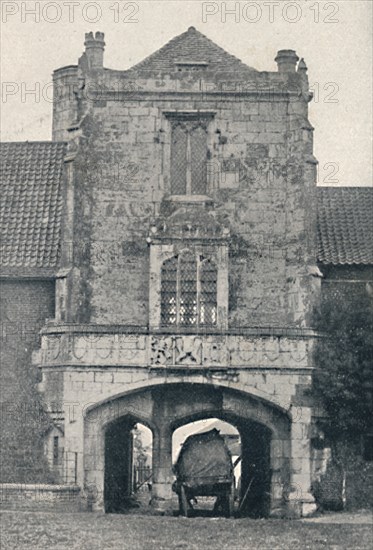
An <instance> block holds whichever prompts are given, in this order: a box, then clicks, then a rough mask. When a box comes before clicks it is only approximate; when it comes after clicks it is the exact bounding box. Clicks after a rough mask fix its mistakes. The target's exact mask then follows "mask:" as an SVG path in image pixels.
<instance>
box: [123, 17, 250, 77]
mask: <svg viewBox="0 0 373 550" xmlns="http://www.w3.org/2000/svg"><path fill="white" fill-rule="evenodd" d="M193 35H194V36H195V37H197V38H199V39H202V40H204V41H205V42H206V43H207V44H208V45H209V46H210V47H211V48H212V49H213V50H215V52H220V53H221V54H222V55H224V56H225V57H226V58H227V57H228V58H229V59H230V60H231V61H232V62H233V61H234V62H236V63H239V64H240V65H242V68H245V69H249V70H252V71H256V69H254V68H252V67H250V66H249V65H246V63H244V62H243V61H242V60H241V59H239V58H238V57H236V56H235V55H233V54H231V53H229V52H227V51H226V50H225V49H224V48H223V47H222V46H220V45H219V44H217V43H216V42H214V41H213V40H212V39H211V38H209V37H208V36H206V35H205V34H203V33H202V32H201V31H199V30H198V29H196V28H195V27H189V28H188V29H187V30H186V31H184V32H183V33H181V34H179V35H177V36H174V37H173V38H171V39H170V40H169V41H168V42H166V43H165V44H164V45H163V46H161V47H160V48H159V49H158V50H156V51H155V52H153V53H152V54H150V55H148V56H147V57H145V58H144V59H143V60H142V61H140V62H139V63H136V64H135V65H133V66H132V67H130V68H129V69H128V71H136V70H141V69H143V68H146V66H148V65H149V64H151V62H152V61H153V60H157V59H159V58H161V57H162V55H164V54H168V53H169V51H170V49H171V48H176V47H177V46H178V45H179V44H180V43H182V42H183V40H185V39H186V38H187V37H188V36H193ZM164 60H165V61H167V55H165V58H164Z"/></svg>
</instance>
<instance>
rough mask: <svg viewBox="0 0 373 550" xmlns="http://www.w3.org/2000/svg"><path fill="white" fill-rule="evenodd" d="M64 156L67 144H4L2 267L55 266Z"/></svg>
mask: <svg viewBox="0 0 373 550" xmlns="http://www.w3.org/2000/svg"><path fill="white" fill-rule="evenodd" d="M64 155H65V144H64V143H58V142H19V143H1V144H0V162H1V171H0V192H1V201H0V202H1V206H0V231H1V250H0V251H1V265H2V267H5V268H11V267H19V268H25V267H26V268H35V267H36V268H51V267H56V266H57V263H58V254H59V242H60V229H61V216H62V177H63V159H64Z"/></svg>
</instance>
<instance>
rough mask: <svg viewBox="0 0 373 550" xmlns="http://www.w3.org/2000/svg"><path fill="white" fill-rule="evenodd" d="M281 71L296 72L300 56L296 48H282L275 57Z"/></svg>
mask: <svg viewBox="0 0 373 550" xmlns="http://www.w3.org/2000/svg"><path fill="white" fill-rule="evenodd" d="M275 61H276V62H277V66H278V72H279V73H295V67H296V64H297V62H298V61H299V57H298V56H297V54H296V53H295V51H294V50H280V51H278V52H277V56H276V58H275Z"/></svg>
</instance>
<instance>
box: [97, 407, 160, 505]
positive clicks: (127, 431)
mask: <svg viewBox="0 0 373 550" xmlns="http://www.w3.org/2000/svg"><path fill="white" fill-rule="evenodd" d="M152 449H153V434H152V431H151V429H150V428H148V427H147V426H145V425H144V424H142V423H141V422H138V421H137V419H136V418H134V417H131V416H125V417H122V418H119V419H118V420H116V421H114V422H112V423H110V424H109V426H108V427H107V428H106V431H105V476H104V503H105V512H107V513H126V512H129V511H130V510H132V509H138V508H141V507H142V506H147V505H148V504H149V499H150V496H149V495H150V490H151V477H152V470H151V464H152Z"/></svg>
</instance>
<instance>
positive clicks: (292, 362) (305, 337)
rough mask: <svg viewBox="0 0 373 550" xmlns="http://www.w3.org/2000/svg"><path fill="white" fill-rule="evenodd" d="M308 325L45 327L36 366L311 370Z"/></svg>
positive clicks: (314, 334) (35, 356)
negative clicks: (222, 328) (205, 328)
mask: <svg viewBox="0 0 373 550" xmlns="http://www.w3.org/2000/svg"><path fill="white" fill-rule="evenodd" d="M315 337H318V335H317V333H315V332H314V331H313V330H311V329H299V328H296V327H294V328H293V327H292V328H290V327H289V328H274V327H270V328H268V327H267V328H266V327H262V328H259V327H258V328H246V329H244V330H243V329H240V330H236V331H234V330H229V331H218V330H216V331H211V330H209V331H201V330H198V331H197V330H194V331H193V330H188V331H186V330H183V331H175V328H174V327H173V328H170V329H169V330H166V329H162V330H152V331H149V330H148V329H146V328H144V327H127V326H126V327H122V326H104V325H54V326H53V325H49V326H47V327H45V328H44V329H43V331H42V345H41V349H40V350H38V351H37V352H35V353H34V355H33V362H34V364H35V365H37V366H39V367H74V366H76V367H100V368H101V367H114V368H120V367H123V368H125V367H137V368H148V369H149V368H151V369H184V368H186V369H188V370H189V369H206V368H207V369H217V370H221V369H232V368H233V369H245V368H251V369H252V368H255V369H285V370H287V369H299V368H301V369H304V368H312V364H311V357H310V356H311V353H310V351H311V347H312V342H313V340H314V339H315Z"/></svg>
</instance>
